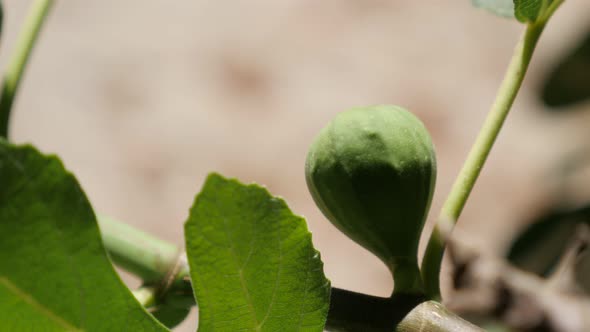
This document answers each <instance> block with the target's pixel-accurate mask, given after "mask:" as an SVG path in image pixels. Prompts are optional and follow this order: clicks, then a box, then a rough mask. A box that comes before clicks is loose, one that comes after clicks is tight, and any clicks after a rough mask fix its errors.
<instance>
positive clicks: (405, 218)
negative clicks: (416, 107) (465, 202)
mask: <svg viewBox="0 0 590 332" xmlns="http://www.w3.org/2000/svg"><path fill="white" fill-rule="evenodd" d="M305 175H306V181H307V185H308V188H309V191H310V192H311V195H312V196H313V199H314V201H315V203H316V204H317V206H318V207H319V208H320V210H321V211H322V212H323V214H324V215H325V216H326V217H327V218H328V219H329V220H330V221H331V222H332V223H333V224H334V225H335V226H336V227H337V228H338V229H339V230H340V231H342V232H343V233H344V234H346V235H347V236H348V237H349V238H351V239H352V240H354V241H355V242H357V243H358V244H360V245H362V246H363V247H365V248H366V249H368V250H369V251H371V252H372V253H373V254H375V255H376V256H378V257H379V258H380V259H381V260H382V261H383V262H384V263H385V264H386V265H387V266H388V267H389V269H390V270H391V272H392V274H393V276H394V280H395V290H396V292H398V291H402V292H418V291H420V289H421V284H422V283H421V281H420V280H421V279H420V273H419V270H418V264H417V251H418V242H419V240H420V234H421V233H422V228H423V226H424V221H425V219H426V215H427V214H428V209H429V207H430V202H431V199H432V195H433V192H434V184H435V180H436V157H435V153H434V146H433V144H432V141H431V139H430V135H429V134H428V131H427V130H426V128H425V127H424V125H423V124H422V122H421V121H420V120H419V119H418V118H416V117H415V116H414V115H413V114H411V113H410V112H408V111H406V110H404V109H403V108H401V107H398V106H390V105H378V106H370V107H359V108H353V109H350V110H348V111H346V112H342V113H340V114H338V115H337V116H336V117H335V118H334V119H333V120H332V121H331V122H330V123H329V124H328V125H327V126H326V127H325V128H324V129H322V131H321V132H320V133H319V135H318V136H317V137H316V139H315V141H314V142H313V144H312V145H311V148H310V150H309V153H308V155H307V160H306V164H305Z"/></svg>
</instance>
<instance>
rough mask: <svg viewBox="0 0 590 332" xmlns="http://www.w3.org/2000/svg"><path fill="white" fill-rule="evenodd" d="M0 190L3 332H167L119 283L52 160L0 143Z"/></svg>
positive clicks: (81, 198)
mask: <svg viewBox="0 0 590 332" xmlns="http://www.w3.org/2000/svg"><path fill="white" fill-rule="evenodd" d="M0 184H1V185H0V322H1V324H2V325H1V329H2V330H3V331H22V332H26V331H123V330H125V331H168V330H167V329H166V328H165V327H164V326H163V325H161V324H160V323H158V322H157V321H156V320H155V319H154V318H153V317H152V316H151V315H149V314H148V313H147V312H146V311H145V310H144V309H143V307H142V306H141V305H140V304H139V303H138V302H137V301H136V300H135V299H134V297H133V295H132V294H131V292H130V291H129V290H128V289H127V287H126V286H125V285H124V284H123V283H122V282H121V280H120V279H119V277H118V275H117V274H116V272H115V270H114V269H113V267H112V264H111V263H110V261H109V259H108V257H107V254H106V252H105V249H104V247H103V244H102V241H101V237H100V233H99V229H98V225H97V223H96V218H95V216H94V213H93V211H92V208H91V206H90V204H89V202H88V200H87V199H86V196H85V195H84V193H83V192H82V189H81V188H80V185H79V184H78V182H77V181H76V179H75V178H74V176H73V175H72V174H70V173H69V172H67V171H66V170H65V169H64V167H63V165H62V163H61V161H60V160H59V159H58V158H56V157H54V156H44V155H42V154H41V153H39V151H37V150H36V149H35V148H33V147H31V146H15V145H11V144H9V143H7V142H6V141H5V140H2V139H0Z"/></svg>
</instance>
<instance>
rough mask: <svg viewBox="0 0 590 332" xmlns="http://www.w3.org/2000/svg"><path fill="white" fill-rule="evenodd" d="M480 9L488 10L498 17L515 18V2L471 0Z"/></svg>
mask: <svg viewBox="0 0 590 332" xmlns="http://www.w3.org/2000/svg"><path fill="white" fill-rule="evenodd" d="M471 1H472V3H473V5H474V6H475V7H478V8H482V9H485V10H488V11H490V12H492V13H494V14H496V15H498V16H502V17H514V2H513V0H471Z"/></svg>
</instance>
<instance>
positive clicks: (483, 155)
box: [421, 1, 562, 300]
mask: <svg viewBox="0 0 590 332" xmlns="http://www.w3.org/2000/svg"><path fill="white" fill-rule="evenodd" d="M561 2H562V1H555V2H554V3H553V4H552V5H551V8H549V9H548V10H547V11H546V13H547V14H546V15H544V16H543V17H542V19H540V20H539V21H537V22H535V23H529V24H527V25H526V28H525V30H524V33H523V34H522V36H521V39H520V41H519V42H518V44H517V46H516V48H515V50H514V54H513V56H512V60H511V62H510V64H509V65H508V69H507V71H506V74H505V76H504V80H503V81H502V84H501V85H500V88H499V90H498V93H497V96H496V99H495V101H494V103H493V104H492V107H491V109H490V111H489V113H488V116H487V118H486V120H485V122H484V124H483V127H482V128H481V130H480V131H479V134H478V136H477V139H476V141H475V143H474V144H473V146H472V148H471V151H470V152H469V155H468V156H467V160H466V161H465V163H464V164H463V168H462V169H461V172H460V173H459V175H458V176H457V179H456V180H455V183H454V184H453V187H452V188H451V192H450V193H449V195H448V197H447V200H446V201H445V203H444V205H443V207H442V210H441V212H440V215H439V218H438V220H437V224H436V225H435V227H434V230H433V232H432V235H431V236H430V240H429V242H428V246H427V248H426V251H425V253H424V258H423V260H422V268H421V271H422V277H423V280H424V284H425V289H426V294H427V295H428V296H429V297H430V298H432V299H435V300H440V298H441V293H440V280H439V277H440V268H441V263H442V258H443V254H444V250H445V244H446V239H445V236H443V232H441V229H444V230H447V229H448V230H451V229H452V227H453V226H454V224H455V223H456V221H457V219H458V218H459V216H460V214H461V211H462V210H463V207H464V206H465V202H466V201H467V198H468V197H469V194H470V193H471V190H472V189H473V186H474V185H475V181H476V180H477V177H478V176H479V174H480V172H481V169H482V168H483V166H484V164H485V162H486V159H487V157H488V155H489V153H490V151H491V149H492V146H493V145H494V142H495V141H496V138H497V137H498V134H499V132H500V129H501V128H502V125H503V124H504V121H505V120H506V117H507V115H508V112H509V111H510V108H511V107H512V104H513V102H514V99H515V98H516V95H517V93H518V90H519V89H520V86H521V85H522V81H523V80H524V77H525V74H526V71H527V68H528V66H529V63H530V61H531V58H532V55H533V51H534V50H535V46H536V45H537V41H538V40H539V37H540V36H541V33H542V32H543V29H544V28H545V25H546V23H547V21H548V19H549V18H550V16H551V14H553V12H555V10H556V9H557V6H558V5H559V3H561ZM445 234H447V233H446V232H445Z"/></svg>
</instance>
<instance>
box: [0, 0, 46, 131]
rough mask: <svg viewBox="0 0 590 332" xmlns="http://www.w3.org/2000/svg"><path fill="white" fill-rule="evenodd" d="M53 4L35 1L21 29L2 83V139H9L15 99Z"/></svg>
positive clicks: (41, 0)
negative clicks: (9, 127)
mask: <svg viewBox="0 0 590 332" xmlns="http://www.w3.org/2000/svg"><path fill="white" fill-rule="evenodd" d="M53 3H54V1H53V0H35V2H33V4H32V5H31V7H30V9H29V13H28V15H27V18H26V20H25V23H24V25H23V27H22V29H21V32H20V35H19V37H18V41H17V44H16V48H15V50H14V53H13V54H12V57H11V59H10V63H9V65H8V69H7V70H6V73H5V74H4V80H3V83H2V96H1V97H0V137H4V138H8V125H9V122H10V113H11V110H12V105H13V103H14V98H15V96H16V93H17V91H18V87H19V85H20V82H21V80H22V76H23V73H24V71H25V67H26V65H27V62H28V60H29V57H30V55H31V52H32V50H33V46H34V45H35V42H36V41H37V37H38V36H39V32H40V31H41V27H42V26H43V23H44V22H45V19H46V18H47V14H48V13H49V10H50V9H51V7H52V5H53Z"/></svg>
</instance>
